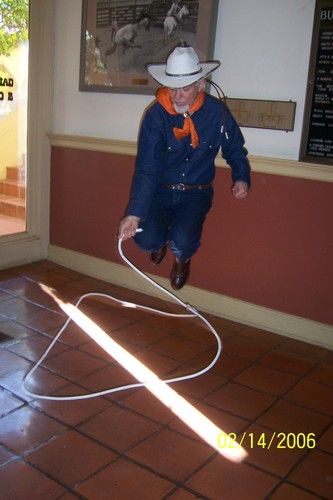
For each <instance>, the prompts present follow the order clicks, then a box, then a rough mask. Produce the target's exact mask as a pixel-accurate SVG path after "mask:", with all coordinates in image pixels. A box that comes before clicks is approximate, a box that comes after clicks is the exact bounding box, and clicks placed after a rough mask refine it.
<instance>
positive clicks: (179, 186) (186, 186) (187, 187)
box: [163, 182, 212, 191]
mask: <svg viewBox="0 0 333 500" xmlns="http://www.w3.org/2000/svg"><path fill="white" fill-rule="evenodd" d="M211 185H212V183H211V182H209V183H208V184H183V183H182V182H179V183H178V184H164V185H163V186H164V187H165V188H167V189H176V190H177V191H188V190H190V189H208V188H210V187H211Z"/></svg>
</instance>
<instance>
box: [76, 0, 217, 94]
mask: <svg viewBox="0 0 333 500" xmlns="http://www.w3.org/2000/svg"><path fill="white" fill-rule="evenodd" d="M218 4H219V2H218V0H185V1H181V0H174V1H172V0H137V1H135V0H83V1H82V27H81V53H80V85H79V89H80V91H87V92H122V93H135V94H154V93H155V90H156V88H157V86H158V84H157V83H156V82H155V81H154V80H153V79H152V78H151V77H150V75H149V74H148V72H147V70H146V64H147V63H164V62H165V61H166V59H167V57H168V54H169V53H170V52H171V51H172V50H173V48H174V47H175V46H177V45H191V46H192V47H194V49H195V51H196V52H197V54H198V56H199V59H200V60H208V59H212V58H213V48H214V36H215V28H216V20H217V11H218Z"/></svg>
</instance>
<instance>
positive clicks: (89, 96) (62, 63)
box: [52, 0, 315, 159]
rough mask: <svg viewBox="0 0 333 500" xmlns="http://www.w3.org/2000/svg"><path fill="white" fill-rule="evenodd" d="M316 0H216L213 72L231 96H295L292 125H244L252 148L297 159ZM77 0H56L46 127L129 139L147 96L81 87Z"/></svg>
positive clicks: (257, 152)
mask: <svg viewBox="0 0 333 500" xmlns="http://www.w3.org/2000/svg"><path fill="white" fill-rule="evenodd" d="M314 7H315V0H292V1H290V0H279V1H276V0H220V2H219V13H218V20H217V29H216V37H215V53H214V58H215V59H220V60H221V63H222V65H221V68H220V69H219V70H217V71H216V72H215V75H214V80H215V81H216V82H217V83H218V84H219V85H220V86H221V87H222V88H223V90H224V92H225V93H226V95H227V96H229V97H238V98H241V97H245V98H250V99H274V100H283V101H285V100H289V99H291V100H293V101H296V103H297V106H296V118H295V129H294V131H293V132H288V133H286V132H281V131H276V130H263V129H251V128H243V133H244V136H245V138H246V145H247V148H248V149H249V152H250V154H252V155H259V156H269V157H277V158H288V159H297V158H298V152H299V145H300V139H301V131H302V120H303V108H304V101H305V92H306V81H307V73H308V64H309V55H310V45H311V33H312V24H313V15H314ZM80 29H81V0H57V2H56V34H55V40H56V41H55V80H54V112H53V113H54V114H53V126H52V132H53V133H59V134H73V135H86V136H92V137H101V138H112V139H123V140H129V141H135V140H136V138H137V131H138V126H139V122H140V119H141V116H142V112H143V110H144V108H145V106H146V105H147V104H148V103H149V102H151V100H152V96H144V95H133V94H112V93H92V92H79V90H78V87H79V61H80Z"/></svg>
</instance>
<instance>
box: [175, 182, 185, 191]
mask: <svg viewBox="0 0 333 500" xmlns="http://www.w3.org/2000/svg"><path fill="white" fill-rule="evenodd" d="M177 187H178V189H180V191H185V189H186V188H185V184H184V183H183V182H180V183H179V184H178V185H177Z"/></svg>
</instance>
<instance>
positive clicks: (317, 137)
mask: <svg viewBox="0 0 333 500" xmlns="http://www.w3.org/2000/svg"><path fill="white" fill-rule="evenodd" d="M300 160H303V161H311V162H318V163H323V164H330V165H333V0H326V1H324V0H317V2H316V9H315V18H314V25H313V34H312V48H311V57H310V67H309V78H308V88H307V95H306V103H305V112H304V123H303V132H302V144H301V150H300Z"/></svg>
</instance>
